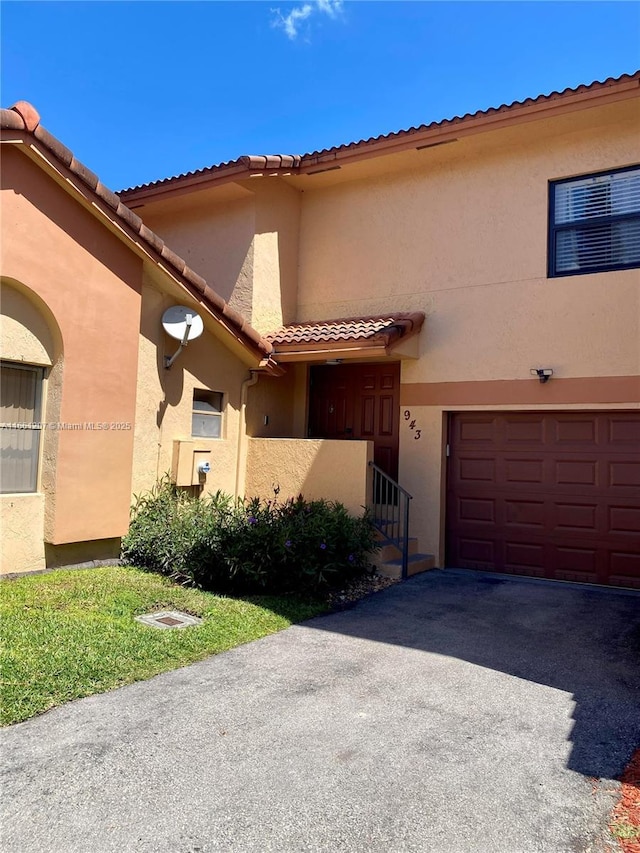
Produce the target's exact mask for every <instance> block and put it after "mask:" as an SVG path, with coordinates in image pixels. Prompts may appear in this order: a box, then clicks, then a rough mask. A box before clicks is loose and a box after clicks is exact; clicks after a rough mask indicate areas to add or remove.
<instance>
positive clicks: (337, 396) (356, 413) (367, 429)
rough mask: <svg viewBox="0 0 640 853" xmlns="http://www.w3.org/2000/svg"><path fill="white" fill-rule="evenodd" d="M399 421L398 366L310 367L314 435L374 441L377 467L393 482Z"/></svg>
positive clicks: (310, 404)
mask: <svg viewBox="0 0 640 853" xmlns="http://www.w3.org/2000/svg"><path fill="white" fill-rule="evenodd" d="M399 416H400V364H399V363H398V362H389V363H388V364H338V365H322V366H320V367H312V368H311V371H310V391H309V436H310V437H311V438H340V439H366V440H369V441H373V446H374V462H375V463H376V465H378V466H379V467H380V468H382V470H383V471H384V472H385V473H387V474H388V475H389V476H390V477H393V478H394V480H395V479H397V477H398V436H399Z"/></svg>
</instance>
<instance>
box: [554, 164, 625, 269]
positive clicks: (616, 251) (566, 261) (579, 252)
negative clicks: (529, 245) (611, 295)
mask: <svg viewBox="0 0 640 853" xmlns="http://www.w3.org/2000/svg"><path fill="white" fill-rule="evenodd" d="M638 266H640V168H639V167H637V166H636V167H633V168H629V169H618V170H616V171H612V172H602V173H599V174H597V175H588V176H586V177H580V178H571V179H570V180H567V181H553V182H552V183H551V184H550V185H549V277H550V278H553V277H554V276H560V275H577V274H580V273H588V272H602V271H605V270H621V269H631V268H633V267H638Z"/></svg>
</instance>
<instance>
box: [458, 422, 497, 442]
mask: <svg viewBox="0 0 640 853" xmlns="http://www.w3.org/2000/svg"><path fill="white" fill-rule="evenodd" d="M456 428H457V431H458V434H457V436H456V438H457V440H458V442H463V443H464V444H466V445H473V444H478V445H485V446H486V445H487V444H494V443H495V440H496V436H497V434H498V430H499V424H498V419H497V418H496V417H493V416H491V415H475V416H473V417H469V419H467V420H464V421H460V422H459V423H457V424H456Z"/></svg>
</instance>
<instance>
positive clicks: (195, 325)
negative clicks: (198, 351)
mask: <svg viewBox="0 0 640 853" xmlns="http://www.w3.org/2000/svg"><path fill="white" fill-rule="evenodd" d="M162 327H163V329H164V330H165V332H166V333H167V334H168V335H169V336H170V337H172V338H175V339H176V340H177V341H180V346H179V347H178V349H177V351H176V352H175V353H174V354H173V355H171V356H169V355H165V357H164V366H165V367H166V368H167V370H169V368H170V367H171V365H172V364H173V362H174V361H175V360H176V358H177V357H178V356H179V355H180V353H181V352H182V350H183V349H184V348H185V347H186V345H187V344H188V343H189V341H194V340H195V339H196V338H199V337H200V335H201V334H202V332H203V331H204V323H203V322H202V317H201V316H200V315H199V314H198V313H197V312H196V311H194V310H193V308H187V306H186V305H174V306H173V307H172V308H167V310H166V311H165V312H164V314H163V315H162Z"/></svg>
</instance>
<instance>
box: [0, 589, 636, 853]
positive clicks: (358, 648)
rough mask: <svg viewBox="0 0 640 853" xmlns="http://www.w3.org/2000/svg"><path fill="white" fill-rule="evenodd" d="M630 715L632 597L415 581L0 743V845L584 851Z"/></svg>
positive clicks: (68, 711)
mask: <svg viewBox="0 0 640 853" xmlns="http://www.w3.org/2000/svg"><path fill="white" fill-rule="evenodd" d="M639 707H640V597H639V596H638V595H634V594H624V593H615V592H607V591H601V590H597V589H585V588H580V587H570V586H566V585H561V584H556V585H553V584H546V583H536V582H526V581H517V580H514V581H511V580H502V579H497V578H494V577H483V576H477V575H473V574H471V573H463V572H459V573H456V572H431V573H428V574H426V575H422V576H419V577H416V578H413V579H412V580H410V581H408V582H407V583H405V584H403V585H400V586H396V587H394V588H391V589H390V590H387V591H385V592H383V593H380V594H378V595H376V596H373V597H372V598H370V599H369V600H367V601H364V602H361V603H360V604H358V605H357V606H356V607H355V608H354V609H352V610H349V611H346V612H344V613H340V614H335V615H331V616H327V617H322V618H318V619H314V620H312V621H310V622H308V623H306V624H304V625H300V626H295V627H293V628H290V629H289V630H287V631H284V632H282V633H281V634H277V635H274V636H271V637H268V638H265V639H264V640H260V641H258V642H255V643H251V644H249V645H247V646H243V647H241V648H238V649H235V650H234V651H231V652H228V653H226V654H221V655H219V656H217V657H213V658H209V659H208V660H206V661H203V662H201V663H198V664H195V665H193V666H190V667H186V668H184V669H181V670H177V671H174V672H171V673H167V674H165V675H161V676H158V677H157V678H154V679H152V680H151V681H148V682H143V683H139V684H135V685H132V686H130V687H126V688H123V689H120V690H115V691H112V692H110V693H107V694H104V695H102V696H95V697H91V698H88V699H82V700H79V701H77V702H73V703H71V704H69V705H67V706H65V707H63V708H60V709H56V710H54V711H51V712H49V713H48V714H45V715H44V716H42V717H39V718H36V719H33V720H31V721H28V722H26V723H21V724H19V725H16V726H12V727H11V728H9V729H6V730H4V732H3V733H2V741H1V750H2V761H3V765H4V779H3V806H2V809H3V821H2V841H3V846H2V849H3V850H6V851H16V853H32V851H48V852H49V851H50V852H51V853H53V851H55V853H58V851H59V853H85V852H86V853H103V851H104V853H106V851H118V852H119V853H122V851H126V853H128V852H129V851H131V853H134V851H135V853H209V851H241V853H245V851H247V853H248V851H260V853H263V851H282V852H283V853H286V851H376V853H377V852H378V851H380V853H395V852H396V851H398V853H399V851H415V853H534V851H535V853H552V851H553V853H565V851H566V853H587V851H602V850H606V849H607V844H606V841H605V840H604V839H605V832H604V825H605V820H606V815H607V811H608V809H609V808H610V806H611V804H612V802H613V799H614V794H615V790H616V785H615V784H614V783H612V782H611V781H609V780H611V779H612V778H614V777H615V776H616V775H617V774H618V773H619V772H620V771H621V769H622V767H623V765H624V764H625V762H626V761H627V760H628V758H629V757H630V755H631V753H632V751H633V749H634V748H635V747H636V746H638V745H640V710H639ZM594 777H596V778H594ZM600 777H602V781H600V782H599V781H597V779H598V778H600Z"/></svg>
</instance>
